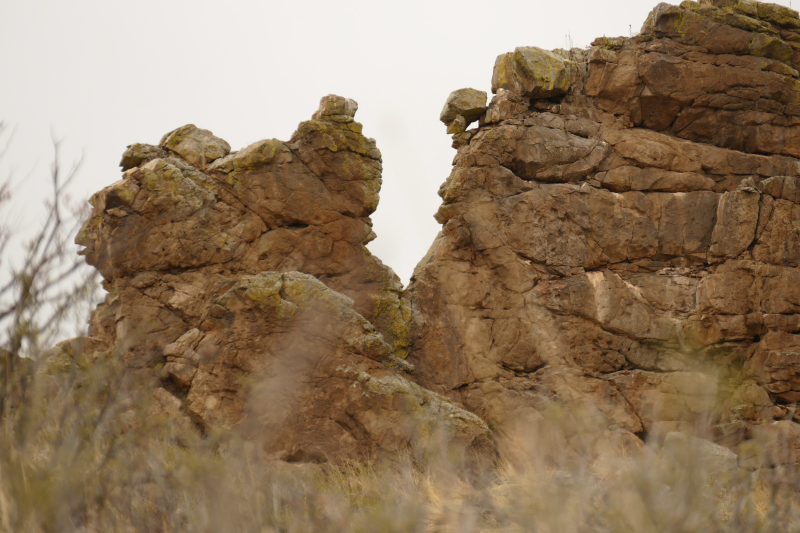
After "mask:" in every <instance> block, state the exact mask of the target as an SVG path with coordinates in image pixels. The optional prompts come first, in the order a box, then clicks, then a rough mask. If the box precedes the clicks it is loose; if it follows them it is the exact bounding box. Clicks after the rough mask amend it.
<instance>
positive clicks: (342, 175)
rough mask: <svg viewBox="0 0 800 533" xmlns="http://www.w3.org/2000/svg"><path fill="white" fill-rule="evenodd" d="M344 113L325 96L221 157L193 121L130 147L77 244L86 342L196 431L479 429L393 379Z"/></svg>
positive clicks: (402, 435) (359, 157)
mask: <svg viewBox="0 0 800 533" xmlns="http://www.w3.org/2000/svg"><path fill="white" fill-rule="evenodd" d="M356 109H357V105H356V103H355V102H354V101H352V100H348V99H345V98H341V97H338V96H327V97H325V98H323V99H322V102H321V104H320V108H319V110H318V111H317V112H316V113H315V114H314V118H313V119H312V120H310V121H306V122H303V123H301V124H300V126H299V128H298V130H297V132H296V133H295V134H294V135H293V136H292V139H291V140H290V141H289V142H282V141H278V140H275V139H269V140H263V141H259V142H257V143H254V144H252V145H250V146H248V147H246V148H244V149H243V150H241V151H239V152H231V151H230V147H229V146H228V144H227V143H226V142H225V141H223V140H222V139H219V138H217V137H215V136H213V134H211V132H209V131H207V130H202V129H198V128H196V127H195V126H193V125H187V126H184V127H182V128H179V129H177V130H175V131H173V132H170V133H168V134H167V135H165V136H164V138H163V139H162V141H161V143H160V144H159V145H158V146H151V145H142V144H136V145H132V146H130V147H129V148H128V150H127V151H126V152H125V154H124V155H123V158H122V163H121V166H122V167H123V169H124V171H125V172H124V176H123V179H122V180H120V181H118V182H116V183H114V184H113V185H110V186H109V187H107V188H105V189H103V190H102V191H100V192H99V193H97V194H96V195H94V196H93V197H92V199H91V204H92V206H93V207H94V210H93V213H92V215H91V217H90V218H89V220H88V221H87V222H86V223H85V224H84V226H83V228H82V230H81V231H80V233H79V235H78V237H77V242H78V243H79V244H81V245H83V246H85V250H83V253H84V254H85V256H86V260H87V261H88V262H89V264H91V265H94V266H95V267H96V268H97V269H98V270H99V271H100V273H101V274H102V275H103V278H104V286H105V288H106V289H107V290H108V296H107V297H106V300H105V302H104V303H103V304H101V305H100V306H99V308H98V309H97V310H96V311H95V313H94V315H93V317H92V323H91V328H90V335H91V337H92V339H93V341H94V343H95V344H96V345H98V344H99V345H103V346H105V348H106V349H115V350H117V351H118V352H120V353H121V355H122V357H123V358H124V360H125V364H126V365H127V367H128V368H129V369H130V370H131V371H138V372H141V373H144V374H145V375H151V376H153V377H155V378H158V379H160V380H162V382H163V387H161V388H159V389H158V395H159V398H160V400H161V401H162V403H171V404H173V405H174V406H178V409H173V411H174V412H180V413H182V416H186V417H188V418H189V419H191V420H192V421H193V422H194V423H196V424H197V425H199V426H200V428H201V429H203V430H206V429H208V428H211V427H220V426H232V425H235V424H239V425H241V426H243V427H247V429H248V431H250V432H251V433H252V434H253V435H254V436H256V437H257V438H259V439H261V440H262V441H263V443H264V447H265V448H266V449H267V450H268V451H269V452H272V453H274V454H275V455H276V456H277V457H280V458H283V459H286V460H302V461H309V460H310V461H323V460H326V459H331V460H341V459H348V458H363V457H378V456H380V455H382V454H384V453H392V452H395V451H398V450H402V449H405V448H406V447H407V446H409V445H411V446H416V445H419V446H424V445H425V444H426V443H427V442H428V441H429V440H430V438H431V437H432V435H434V434H437V433H444V434H445V435H447V436H449V437H450V438H455V439H456V440H460V441H462V442H463V443H465V444H467V445H470V444H480V443H483V442H485V441H486V436H487V432H488V430H487V427H486V425H485V424H484V423H483V422H482V421H481V420H480V419H479V418H478V417H477V416H475V415H474V414H472V413H470V412H468V411H465V410H464V409H462V408H460V407H457V406H456V405H454V404H452V403H451V402H450V401H449V400H448V399H446V398H445V397H443V396H440V395H437V394H435V393H432V392H430V391H428V390H425V389H422V388H421V387H420V386H418V385H417V384H416V383H414V382H413V380H410V379H409V378H408V375H407V372H408V371H410V370H412V367H411V365H409V364H408V363H407V362H406V361H405V358H406V357H407V355H408V346H409V344H410V338H409V336H408V333H409V332H408V324H409V323H410V318H411V310H410V307H409V304H408V301H407V300H406V299H405V298H404V297H403V296H402V294H401V289H402V286H401V284H400V282H399V280H398V278H397V276H396V275H395V274H394V272H392V270H391V269H390V268H388V267H386V266H384V265H383V264H382V263H381V262H380V261H379V260H378V259H377V258H375V257H374V256H373V255H371V254H370V253H369V251H368V250H367V249H366V247H365V246H364V245H365V244H366V243H367V242H369V241H370V240H371V239H373V238H374V237H375V234H374V233H373V232H372V227H371V226H372V224H371V221H370V219H369V215H370V214H371V213H372V212H373V211H374V210H375V208H376V206H377V204H378V192H379V190H380V185H381V154H380V152H379V151H378V149H377V147H376V146H375V141H374V140H373V139H368V138H366V137H364V136H363V135H362V134H361V129H362V128H361V124H359V123H357V122H355V121H354V119H353V116H354V114H355V112H356ZM168 395H172V397H173V398H172V399H171V400H169V398H168V399H167V400H164V397H166V396H168Z"/></svg>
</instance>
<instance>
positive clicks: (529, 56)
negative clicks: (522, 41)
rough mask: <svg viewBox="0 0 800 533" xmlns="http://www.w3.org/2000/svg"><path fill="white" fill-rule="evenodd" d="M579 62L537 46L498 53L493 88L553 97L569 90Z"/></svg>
mask: <svg viewBox="0 0 800 533" xmlns="http://www.w3.org/2000/svg"><path fill="white" fill-rule="evenodd" d="M576 71H577V65H576V64H575V63H574V62H572V61H569V60H566V59H564V58H562V57H559V56H558V55H556V54H554V53H552V52H549V51H547V50H542V49H541V48H537V47H535V46H522V47H518V48H517V49H516V50H514V51H513V52H509V53H507V54H502V55H499V56H497V60H496V61H495V63H494V73H493V74H492V92H493V93H496V92H497V91H498V90H499V89H506V90H509V91H511V92H514V93H516V94H519V95H521V96H525V97H528V98H551V97H553V96H561V95H563V94H566V92H567V91H568V90H569V88H570V85H571V84H572V77H573V74H575V73H576Z"/></svg>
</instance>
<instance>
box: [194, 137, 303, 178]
mask: <svg viewBox="0 0 800 533" xmlns="http://www.w3.org/2000/svg"><path fill="white" fill-rule="evenodd" d="M281 149H283V150H286V151H288V148H286V147H285V146H284V145H283V143H282V142H281V141H279V140H277V139H264V140H262V141H258V142H255V143H253V144H251V145H250V146H248V147H246V148H243V149H242V150H240V151H238V152H236V153H235V154H231V155H228V156H226V157H223V158H222V159H218V160H216V161H214V162H213V163H212V164H211V165H209V167H208V172H213V171H219V172H234V171H243V170H253V169H257V168H261V167H263V166H266V165H269V164H270V163H271V162H272V160H273V159H274V158H275V154H277V153H278V151H280V150H281Z"/></svg>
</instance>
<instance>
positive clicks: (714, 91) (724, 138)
mask: <svg viewBox="0 0 800 533" xmlns="http://www.w3.org/2000/svg"><path fill="white" fill-rule="evenodd" d="M798 68H800V20H799V19H798V16H797V12H795V11H792V10H790V9H788V8H784V7H782V6H777V5H773V4H761V3H757V2H747V1H733V0H705V1H703V2H701V3H695V2H683V3H682V4H681V5H680V6H672V5H667V4H659V5H658V6H657V7H656V8H655V9H654V10H653V12H652V13H651V14H650V16H649V17H648V19H647V21H646V22H645V24H644V27H643V28H642V30H641V32H640V34H639V35H637V36H636V37H633V38H614V39H608V38H602V39H597V40H596V41H595V42H594V43H592V46H591V48H590V49H588V50H571V51H563V50H556V51H553V52H547V51H544V50H541V49H538V48H517V49H516V51H514V52H511V53H508V54H503V55H501V56H499V57H498V59H497V62H496V64H495V68H494V74H493V76H492V91H493V92H494V93H495V96H494V98H493V99H492V101H491V103H490V104H489V106H488V108H487V109H486V110H485V112H484V114H483V115H482V117H481V118H480V121H479V127H477V128H473V129H470V130H467V131H465V132H463V133H457V134H455V135H454V136H453V147H454V148H456V149H457V150H458V153H457V155H456V157H455V160H454V168H453V172H452V173H451V175H450V177H449V178H448V179H447V181H446V182H445V183H444V184H443V185H442V187H441V188H440V191H439V194H440V196H441V197H442V199H443V203H442V206H441V208H440V209H439V211H438V213H437V214H436V219H437V220H438V221H439V222H440V223H441V224H442V230H441V232H440V234H439V236H438V237H437V238H436V240H435V242H434V243H433V245H432V246H431V248H430V251H429V252H428V254H427V255H426V257H425V258H424V259H423V260H422V261H421V262H420V263H419V265H418V266H417V268H416V270H415V272H414V276H413V278H412V282H411V285H410V287H409V289H408V291H407V294H408V295H409V297H410V298H411V300H412V302H413V304H414V306H415V308H416V309H418V310H419V313H420V317H421V319H420V320H419V321H418V322H417V329H416V330H415V336H414V344H413V346H412V351H411V353H412V355H411V357H410V358H409V360H410V361H411V362H412V363H413V364H414V365H415V366H416V367H417V371H418V374H417V375H418V376H419V377H420V383H421V384H423V385H424V386H426V387H429V388H431V389H432V390H435V391H437V392H439V393H441V394H444V395H447V396H449V397H450V398H452V399H453V401H455V402H456V403H459V404H462V405H464V406H465V407H466V408H467V409H469V410H471V411H473V412H475V413H477V414H478V415H480V416H481V417H482V418H484V419H486V420H488V421H490V425H493V426H496V427H497V428H498V430H497V432H496V436H501V437H502V436H504V435H505V436H506V437H509V438H511V439H512V440H513V437H514V434H515V433H518V432H519V431H520V423H519V421H520V420H524V419H529V420H534V421H535V420H537V419H538V418H541V412H542V411H543V410H544V409H546V407H547V405H549V404H550V403H551V402H554V401H556V402H559V403H565V404H568V405H573V406H576V407H579V408H582V409H584V410H590V411H592V412H594V413H595V414H596V415H597V416H600V417H601V418H603V419H605V420H606V421H607V426H608V428H609V431H612V430H613V431H620V430H622V431H623V432H625V434H627V435H628V436H629V438H633V436H634V435H635V436H636V437H637V438H640V437H645V436H646V435H648V434H652V433H660V434H664V433H666V432H668V431H672V430H681V431H688V432H700V433H702V434H703V436H706V437H708V438H714V439H716V440H718V441H719V442H722V443H725V444H726V445H728V446H736V445H738V444H739V443H740V441H742V439H744V438H749V437H751V436H753V435H754V434H755V433H757V432H758V431H756V430H755V429H753V428H767V427H769V426H770V424H773V423H775V422H773V421H774V420H782V421H781V422H780V424H789V425H792V426H793V427H800V426H797V425H796V424H795V423H794V422H791V420H792V416H793V413H794V412H795V411H794V404H795V402H796V401H797V400H798V399H800V378H798V375H800V349H798V348H797V347H798V346H799V345H800V283H799V282H800V270H799V269H798V266H800V257H798V256H799V255H800V237H798V231H800V204H799V203H798V202H800V195H798V193H797V190H798V187H800V164H799V163H800V161H799V160H798V159H797V157H798V156H800V81H799V80H798V78H799V76H798V70H797V69H798ZM799 415H800V414H799ZM523 426H525V424H523ZM527 426H528V427H533V425H532V424H527ZM748 428H750V429H748ZM522 429H523V430H524V429H525V427H523V428H522ZM784 433H786V432H784ZM789 433H791V432H789ZM787 434H788V433H787ZM792 434H794V433H792ZM798 442H800V441H798Z"/></svg>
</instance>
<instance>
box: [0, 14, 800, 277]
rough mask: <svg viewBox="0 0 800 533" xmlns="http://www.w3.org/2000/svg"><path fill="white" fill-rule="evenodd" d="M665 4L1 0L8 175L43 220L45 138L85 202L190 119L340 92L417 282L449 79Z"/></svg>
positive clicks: (244, 126)
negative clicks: (368, 149)
mask: <svg viewBox="0 0 800 533" xmlns="http://www.w3.org/2000/svg"><path fill="white" fill-rule="evenodd" d="M656 3H657V2H655V1H649V0H605V1H597V0H595V1H589V0H549V1H545V0H527V1H515V0H507V1H504V2H487V1H482V2H478V1H473V0H462V1H457V2H456V1H445V0H402V1H397V2H388V1H385V0H383V1H381V0H372V1H363V0H338V1H336V2H331V1H324V0H309V1H303V0H282V1H274V0H264V1H246V2H245V1H234V0H227V1H224V2H223V1H219V0H217V1H211V0H180V1H178V0H172V1H171V0H157V1H152V0H137V1H130V2H122V1H119V0H97V1H89V0H0V75H2V82H0V119H2V120H5V121H7V122H8V123H9V124H10V125H11V126H13V127H14V128H15V130H14V136H13V140H12V144H11V148H10V150H9V153H8V154H7V156H6V158H5V160H4V161H2V162H1V163H0V178H1V177H5V176H7V175H8V174H9V172H12V176H13V177H14V178H15V179H16V180H17V182H18V183H19V186H18V188H17V189H16V195H15V199H16V202H17V203H16V205H15V207H16V208H17V209H18V210H19V211H20V212H22V213H27V217H26V222H27V223H29V224H35V213H36V212H37V209H38V206H39V205H40V203H41V194H42V193H41V191H42V190H47V189H46V188H47V186H48V182H47V171H48V167H49V165H50V163H51V161H52V154H53V149H52V142H51V132H53V134H54V135H55V136H57V137H58V138H60V139H63V145H62V147H63V154H64V161H65V162H67V163H69V162H72V161H75V160H76V159H79V158H80V157H81V155H82V154H83V167H82V170H81V172H80V174H79V176H78V181H77V182H76V183H75V185H74V187H73V188H72V194H73V195H74V196H76V197H82V198H88V197H89V196H90V195H91V194H92V193H93V192H95V191H97V190H99V189H100V188H102V187H104V186H106V185H108V184H110V183H112V182H114V181H116V180H117V179H119V177H120V171H119V167H118V163H119V160H120V156H121V155H122V152H123V150H124V149H125V146H126V145H128V144H131V143H134V142H147V143H151V144H156V143H158V141H159V140H160V138H161V136H162V135H163V134H164V133H166V132H167V131H170V130H172V129H174V128H177V127H179V126H182V125H184V124H187V123H193V124H196V125H197V126H199V127H201V128H206V129H210V130H211V131H213V132H214V134H216V135H218V136H220V137H222V138H223V139H225V140H227V141H228V142H229V143H230V144H231V147H232V148H233V149H234V150H238V149H241V148H243V147H244V146H247V145H248V144H250V143H253V142H255V141H258V140H260V139H265V138H273V137H274V138H278V139H281V140H288V139H289V137H290V136H291V134H292V132H293V131H294V130H295V128H296V127H297V124H298V123H299V122H301V121H302V120H306V119H308V118H310V116H311V114H312V113H313V112H314V111H315V110H316V108H317V106H318V103H319V98H320V97H321V96H323V95H326V94H329V93H334V94H339V95H342V96H346V97H348V98H353V99H355V100H356V101H357V102H358V104H359V110H358V113H357V115H356V120H358V121H359V122H361V123H363V124H364V134H365V135H366V136H368V137H374V138H375V139H376V140H377V142H378V147H379V148H380V150H381V152H382V153H383V167H384V172H383V189H382V190H381V202H380V205H379V206H378V210H377V211H376V213H375V214H374V215H373V217H372V218H373V221H374V224H375V232H376V233H377V234H378V239H377V240H375V241H373V242H372V243H370V245H369V248H370V249H371V250H372V252H373V253H375V254H376V255H377V256H378V257H380V258H381V260H383V262H384V263H386V264H388V265H390V266H391V267H392V268H394V270H395V271H396V272H397V273H398V274H399V275H400V277H401V279H402V280H403V282H404V283H407V282H408V278H409V277H410V275H411V272H412V270H413V268H414V266H415V265H416V263H417V262H418V261H419V260H420V259H421V258H422V257H423V255H424V254H425V252H426V251H427V249H428V247H429V246H430V244H431V242H432V240H433V238H434V237H435V235H436V233H437V232H438V230H439V224H438V223H436V221H435V220H434V219H433V214H434V213H435V212H436V209H437V208H438V206H439V203H440V199H439V197H438V196H437V194H436V191H437V190H438V188H439V185H440V184H441V183H442V182H443V181H444V180H445V178H446V177H447V176H448V175H449V173H450V169H451V163H452V158H453V156H454V155H455V151H454V150H453V149H452V148H450V143H451V140H450V138H449V136H448V135H446V133H445V126H444V125H443V124H441V123H440V122H439V112H440V111H441V108H442V106H443V105H444V102H445V99H446V98H447V95H448V94H449V93H450V91H452V90H455V89H460V88H462V87H474V88H476V89H481V90H485V91H487V92H490V85H491V76H492V66H493V65H494V60H495V57H496V56H497V55H499V54H501V53H504V52H507V51H510V50H513V49H514V48H515V47H516V46H539V47H542V48H547V49H552V48H563V47H565V42H566V36H567V35H570V36H571V38H572V43H573V45H574V46H580V47H584V46H586V45H588V44H589V43H590V42H591V41H592V40H593V39H594V38H595V37H599V36H603V35H607V36H617V35H627V34H628V32H629V25H630V26H631V27H632V29H633V33H634V34H635V33H637V32H638V30H639V28H641V25H642V23H643V22H644V20H645V19H646V17H647V14H648V12H649V11H650V10H651V9H652V8H653V7H655V5H656ZM675 3H677V2H675ZM777 3H780V4H783V5H789V4H790V2H789V1H788V0H784V1H778V2H777ZM796 3H800V2H796ZM490 97H491V94H490Z"/></svg>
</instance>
